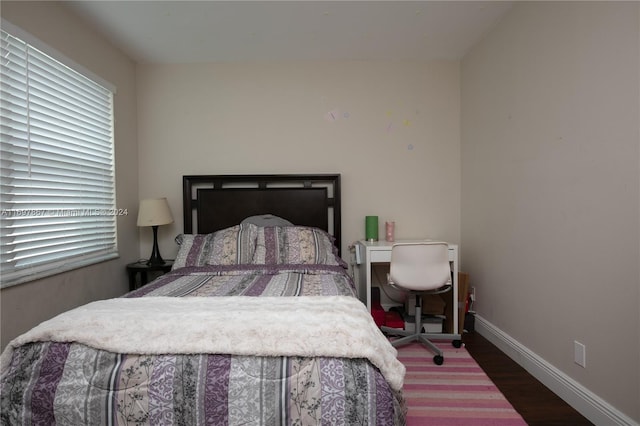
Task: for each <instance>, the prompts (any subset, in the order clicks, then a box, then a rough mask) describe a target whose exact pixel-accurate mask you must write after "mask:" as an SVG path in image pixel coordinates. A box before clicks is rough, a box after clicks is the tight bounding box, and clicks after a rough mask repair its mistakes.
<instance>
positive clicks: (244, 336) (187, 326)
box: [0, 296, 405, 390]
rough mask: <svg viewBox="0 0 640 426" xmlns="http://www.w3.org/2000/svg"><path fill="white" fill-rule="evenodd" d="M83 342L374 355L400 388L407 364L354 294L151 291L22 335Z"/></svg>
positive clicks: (5, 358)
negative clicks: (178, 293) (180, 294)
mask: <svg viewBox="0 0 640 426" xmlns="http://www.w3.org/2000/svg"><path fill="white" fill-rule="evenodd" d="M39 341H55V342H78V343H82V344H84V345H87V346H91V347H94V348H97V349H102V350H106V351H110V352H117V353H125V354H167V353H169V354H192V353H193V354H196V353H224V354H232V355H257V356H306V357H340V358H367V359H369V360H370V361H371V363H372V364H373V365H375V366H376V367H378V369H379V370H380V371H381V372H382V374H383V375H384V377H385V378H386V379H387V381H388V382H389V384H390V386H391V387H392V388H393V389H395V390H400V389H401V388H402V384H403V381H404V374H405V367H404V365H402V363H401V362H400V361H398V359H397V358H396V356H397V351H396V349H395V348H393V346H391V344H390V343H389V341H388V340H387V339H386V338H385V336H384V335H383V334H382V332H381V331H380V330H379V329H378V327H376V325H375V323H374V322H373V320H372V318H371V315H370V314H369V312H368V311H367V309H366V307H365V306H364V305H363V304H362V303H361V302H360V301H359V300H357V299H355V298H353V297H347V296H313V297H247V296H232V297H143V298H131V299H125V298H117V299H109V300H102V301H97V302H93V303H89V304H87V305H84V306H81V307H78V308H76V309H73V310H71V311H68V312H65V313H63V314H60V315H58V316H57V317H55V318H52V319H51V320H49V321H45V322H43V323H42V324H40V325H38V326H37V327H35V328H33V329H32V330H31V331H29V332H27V333H25V334H23V335H21V336H19V337H17V338H16V339H14V340H13V341H12V342H11V343H9V345H8V346H7V348H6V349H5V351H4V352H3V353H2V356H1V358H0V371H2V373H3V374H4V373H5V371H6V369H7V368H8V366H9V363H10V361H11V354H12V352H13V349H14V348H17V347H18V346H20V345H23V344H25V343H29V342H39Z"/></svg>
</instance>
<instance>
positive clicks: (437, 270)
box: [381, 242, 452, 365]
mask: <svg viewBox="0 0 640 426" xmlns="http://www.w3.org/2000/svg"><path fill="white" fill-rule="evenodd" d="M388 281H389V285H391V286H392V287H395V288H397V289H399V290H401V291H404V292H407V293H409V294H410V295H412V296H414V298H415V303H416V312H415V315H416V328H415V330H414V331H405V330H401V329H396V328H391V327H381V330H382V331H383V332H385V333H387V334H389V335H396V336H404V337H401V338H399V339H396V340H393V341H392V342H391V344H392V345H393V346H394V347H397V346H402V345H404V344H406V343H410V342H413V341H419V342H421V343H423V344H424V345H426V346H427V347H428V348H429V349H431V351H433V352H434V353H435V354H436V355H435V356H434V357H433V362H434V363H436V364H437V365H441V364H442V363H443V362H444V357H443V355H442V351H441V350H440V349H438V348H437V347H436V346H435V345H434V344H433V343H432V342H431V341H429V339H427V338H426V337H425V335H424V334H423V333H422V296H423V295H427V294H438V293H444V292H447V291H449V290H451V288H452V284H451V269H450V267H449V246H448V245H447V243H443V242H419V243H397V244H394V245H393V246H392V247H391V265H390V269H389V280H388Z"/></svg>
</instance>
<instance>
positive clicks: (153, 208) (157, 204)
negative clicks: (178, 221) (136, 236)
mask: <svg viewBox="0 0 640 426" xmlns="http://www.w3.org/2000/svg"><path fill="white" fill-rule="evenodd" d="M169 223H173V216H172V215H171V209H170V208H169V203H168V202H167V199H166V198H148V199H146V200H141V201H140V210H138V226H157V225H166V224H169Z"/></svg>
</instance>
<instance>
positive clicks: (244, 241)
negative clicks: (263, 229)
mask: <svg viewBox="0 0 640 426" xmlns="http://www.w3.org/2000/svg"><path fill="white" fill-rule="evenodd" d="M257 233H258V227H257V226H256V225H253V224H244V225H236V226H232V227H230V228H226V229H221V230H220V231H216V232H214V233H212V234H180V235H178V236H177V237H176V243H177V244H178V245H179V246H180V248H179V249H178V254H177V255H176V260H175V261H174V263H173V267H172V269H177V268H183V267H185V266H205V265H242V264H250V263H251V262H252V261H253V256H254V253H255V248H256V237H257Z"/></svg>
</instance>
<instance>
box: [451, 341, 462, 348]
mask: <svg viewBox="0 0 640 426" xmlns="http://www.w3.org/2000/svg"><path fill="white" fill-rule="evenodd" d="M451 344H452V345H453V347H454V348H460V347H462V340H454V341H453V342H451Z"/></svg>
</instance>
